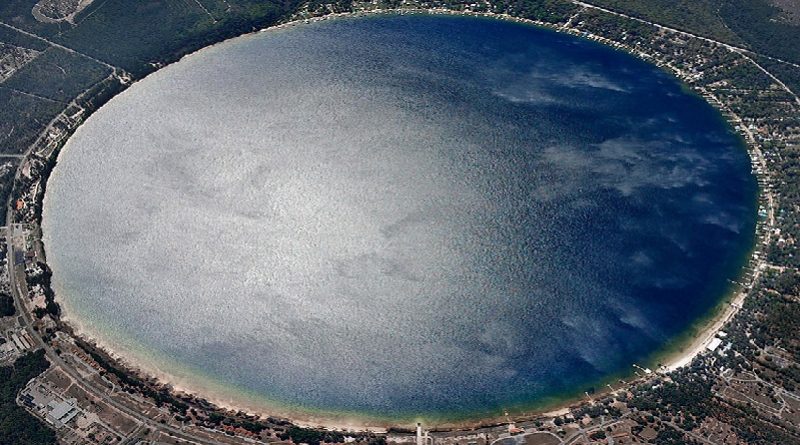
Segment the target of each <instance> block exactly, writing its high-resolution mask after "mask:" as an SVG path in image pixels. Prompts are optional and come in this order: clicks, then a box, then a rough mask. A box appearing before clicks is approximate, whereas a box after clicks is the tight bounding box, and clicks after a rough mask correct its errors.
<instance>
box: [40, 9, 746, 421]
mask: <svg viewBox="0 0 800 445" xmlns="http://www.w3.org/2000/svg"><path fill="white" fill-rule="evenodd" d="M381 14H434V15H435V14H446V15H458V16H470V17H486V18H493V19H500V20H506V21H511V22H516V23H523V24H528V25H534V26H539V27H543V28H546V29H549V30H554V31H560V32H564V31H566V30H565V29H562V28H560V27H558V26H556V25H552V24H548V23H543V22H538V21H534V20H529V19H521V18H517V17H512V16H509V15H505V14H493V13H473V12H459V11H450V10H444V9H432V10H423V9H405V10H372V11H359V12H350V13H338V14H331V15H327V16H323V17H316V18H308V19H305V18H300V19H296V20H292V21H289V22H285V23H282V24H279V25H275V26H271V27H268V28H265V29H262V30H259V31H255V32H253V33H249V34H245V35H242V36H238V37H234V38H233V39H238V38H247V37H250V36H252V35H254V34H256V33H261V32H268V31H274V30H280V29H285V28H289V27H292V26H296V25H299V24H305V23H311V22H318V21H324V20H329V19H334V18H343V17H361V16H367V15H381ZM573 35H574V34H573ZM233 39H228V40H225V41H222V42H219V43H216V44H214V45H210V46H208V47H205V48H202V49H199V50H197V51H195V52H193V53H191V54H187V55H185V56H183V57H182V58H181V59H180V60H184V58H187V57H192V56H194V55H196V54H198V53H200V52H202V51H205V50H208V49H210V48H213V47H215V46H217V45H222V44H226V43H227V42H230V41H231V40H233ZM632 54H634V55H635V53H632ZM640 58H641V57H640ZM644 60H646V61H648V62H651V63H652V60H647V59H644ZM159 71H160V70H159ZM156 72H158V71H156ZM693 91H694V90H693ZM111 100H114V99H113V98H112V99H111ZM712 105H713V104H712ZM728 122H729V123H731V124H732V122H730V121H728ZM54 173H55V174H57V171H56V172H54ZM44 199H45V203H46V199H47V195H45V198H44ZM45 206H46V204H45ZM43 241H44V240H43ZM45 244H46V243H45ZM745 264H747V265H750V266H753V265H755V266H756V267H755V270H756V273H758V272H759V271H760V268H759V267H758V266H759V264H758V261H757V257H755V256H754V255H753V254H750V256H749V258H748V261H747V262H746V263H745ZM54 290H56V301H57V302H58V303H59V304H60V305H61V306H62V307H63V308H64V309H65V310H64V311H63V315H62V321H63V322H64V323H65V324H66V325H68V326H69V327H71V328H72V329H73V331H74V333H75V335H76V336H78V337H80V338H81V339H83V340H84V341H86V342H87V343H90V344H94V345H97V347H98V348H99V349H101V350H103V351H104V352H105V353H106V354H107V355H109V356H110V357H112V358H113V359H114V360H116V361H117V362H119V363H120V364H122V365H123V367H124V368H125V369H128V370H131V371H133V372H134V373H136V374H139V375H141V376H143V377H149V378H153V379H155V380H156V381H158V382H159V383H162V384H167V385H170V386H171V387H172V388H173V389H174V391H176V392H178V393H185V394H191V395H194V396H195V397H198V398H203V399H206V400H208V401H209V402H211V403H213V404H214V405H216V406H219V407H220V408H223V409H228V410H232V411H239V410H242V411H245V412H247V413H250V414H255V415H260V416H262V417H267V416H272V417H282V418H286V419H289V420H291V421H292V422H293V423H295V424H297V425H300V426H307V427H325V428H331V429H346V430H357V431H363V430H369V431H375V432H382V431H385V430H386V429H387V428H389V427H392V426H399V427H410V426H413V421H409V422H408V423H403V422H392V421H389V420H379V419H377V418H371V417H370V416H367V415H361V414H357V413H342V414H336V413H331V412H318V413H315V412H313V411H304V410H301V409H292V408H290V407H286V406H280V405H279V404H277V403H276V404H274V405H272V404H270V403H269V402H268V401H266V400H263V399H261V398H258V397H255V396H248V395H246V394H241V393H240V394H238V395H236V394H233V395H232V393H234V392H235V390H233V391H232V388H229V387H225V386H224V385H222V384H219V383H215V382H213V379H210V378H204V377H199V376H197V375H192V374H191V373H190V372H189V370H185V371H178V370H177V369H175V370H173V371H172V372H171V371H169V370H164V369H161V367H159V366H158V365H156V364H155V363H153V362H154V361H158V360H146V359H144V360H143V359H142V356H143V355H146V354H144V353H140V354H137V353H136V352H133V351H131V350H129V348H125V347H122V346H121V345H114V344H113V342H110V341H109V340H107V339H104V338H103V336H102V335H97V333H93V332H91V331H92V330H91V329H87V328H86V326H85V325H84V324H83V323H81V321H80V320H79V319H77V318H73V317H71V316H70V314H74V312H75V311H73V310H70V307H69V305H68V304H66V301H65V300H64V298H63V296H62V295H63V294H64V293H63V292H60V291H59V290H58V289H54ZM746 295H747V289H746V288H745V289H737V290H736V292H735V294H734V295H733V296H732V297H731V296H730V295H728V296H726V302H725V303H723V304H725V307H724V309H722V310H721V311H719V312H718V313H717V314H715V315H712V316H711V317H710V318H709V319H708V320H707V322H704V324H705V326H703V327H701V328H698V329H697V334H696V335H694V336H693V337H692V340H691V341H688V342H686V343H684V342H681V345H682V347H681V345H674V346H670V347H669V349H671V350H672V352H670V351H668V350H667V351H664V354H663V355H662V357H666V358H665V359H662V360H661V361H662V363H663V369H664V370H666V371H674V370H676V369H679V368H681V367H684V366H686V365H688V364H690V363H691V361H692V360H693V359H694V358H695V357H696V356H697V355H699V354H701V353H702V352H703V351H705V350H706V346H707V345H708V343H709V342H710V341H711V340H712V339H713V338H714V337H715V336H716V335H717V333H718V332H719V331H720V330H721V329H722V328H723V327H724V325H725V324H726V323H727V322H728V321H729V320H731V319H732V318H733V316H734V315H735V314H736V313H737V312H738V311H739V309H740V308H741V307H742V304H743V302H744V300H745V298H746ZM719 309H720V307H719V306H717V307H716V308H715V311H718V310H719ZM165 367H169V366H168V365H166V366H165ZM176 368H177V366H176ZM629 375H633V371H632V370H631V372H630V374H629ZM576 392H577V391H576ZM600 393H603V392H600ZM583 402H585V399H584V398H583V397H577V398H574V399H568V400H565V401H564V403H563V404H560V405H559V406H560V408H557V409H549V410H544V409H543V410H541V411H535V410H534V411H532V412H528V413H526V414H524V415H522V416H521V417H522V418H533V417H536V416H539V415H545V416H556V415H563V414H565V413H566V412H567V408H568V407H569V406H574V405H577V404H580V403H583ZM504 419H505V417H503V416H502V413H497V416H496V417H476V418H475V419H474V420H466V421H454V422H452V423H447V422H442V423H441V424H440V425H437V426H439V427H442V428H452V429H458V428H473V427H476V426H480V425H487V424H494V423H498V422H503V421H504Z"/></svg>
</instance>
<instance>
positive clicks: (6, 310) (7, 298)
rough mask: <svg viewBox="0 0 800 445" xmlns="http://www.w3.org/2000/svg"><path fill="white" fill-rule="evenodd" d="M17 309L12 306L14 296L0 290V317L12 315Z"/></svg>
mask: <svg viewBox="0 0 800 445" xmlns="http://www.w3.org/2000/svg"><path fill="white" fill-rule="evenodd" d="M16 312H17V310H16V309H15V308H14V298H13V297H11V295H8V294H7V293H5V292H0V317H9V316H11V315H14V314H15V313H16Z"/></svg>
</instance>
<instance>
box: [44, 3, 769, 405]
mask: <svg viewBox="0 0 800 445" xmlns="http://www.w3.org/2000/svg"><path fill="white" fill-rule="evenodd" d="M756 192H757V189H756V182H755V180H754V178H753V176H752V175H751V174H750V164H749V159H748V156H747V154H746V152H745V150H744V148H743V146H742V145H741V143H740V141H739V140H738V139H737V137H736V136H735V135H734V134H733V133H732V132H731V131H730V129H729V127H728V126H727V125H726V124H725V123H724V122H723V121H722V120H721V118H720V116H719V115H718V114H717V113H716V112H715V110H713V109H712V108H711V107H710V106H708V105H707V104H706V103H704V102H703V101H702V100H701V99H700V98H698V97H696V96H694V95H691V94H689V93H687V92H686V91H684V90H682V88H681V86H680V85H679V84H678V82H677V81H676V80H674V79H673V78H671V77H670V76H668V75H667V74H665V73H664V72H661V71H659V70H658V69H656V68H655V67H652V66H650V65H647V64H645V63H643V62H641V61H639V60H636V59H634V58H632V57H631V56H629V55H626V54H624V53H620V52H616V51H613V50H611V49H609V48H606V47H602V46H599V45H597V44H594V43H589V42H586V41H582V40H578V39H576V38H574V37H570V36H566V35H561V34H557V33H554V32H550V31H546V30H540V29H536V28H533V27H528V26H521V25H518V24H512V23H506V22H500V21H493V20H487V19H473V18H462V17H433V16H414V17H398V16H383V17H371V18H361V19H341V20H334V21H328V22H324V23H316V24H310V25H303V26H298V27H295V28H292V29H288V30H281V31H276V32H268V33H262V34H258V35H255V36H249V37H246V38H242V39H237V40H234V41H232V42H227V43H225V44H223V45H220V46H217V47H214V48H212V49H210V50H206V51H203V52H201V53H199V54H196V55H193V56H191V57H189V58H187V59H185V60H184V61H181V62H180V63H178V64H176V65H173V66H170V67H168V68H166V69H164V70H162V71H160V72H158V73H156V74H155V75H153V76H151V77H149V78H147V79H145V80H144V81H142V82H140V83H139V84H137V85H135V86H134V87H132V88H131V89H130V90H129V91H127V92H125V93H124V94H122V95H121V96H120V97H118V98H116V99H114V100H113V101H112V102H111V103H109V104H108V105H107V106H106V107H104V108H103V109H102V110H100V111H99V112H98V113H96V114H95V115H94V116H92V117H91V118H90V119H89V120H88V121H87V122H86V124H85V125H84V126H83V127H82V128H81V129H80V131H79V132H78V133H77V134H76V135H75V137H74V138H73V139H72V140H71V141H70V143H69V144H68V146H67V147H66V148H65V150H64V153H63V154H62V156H61V159H60V161H59V166H58V167H57V168H56V171H55V174H54V176H53V178H52V179H51V183H50V184H49V186H48V198H47V202H46V209H45V216H44V231H45V238H46V245H47V251H48V256H49V259H50V261H51V262H52V264H53V267H54V281H55V283H56V285H57V286H58V289H59V296H60V297H61V298H62V299H63V300H64V301H65V303H66V306H67V312H68V314H69V315H70V317H71V318H72V319H73V320H75V322H76V323H78V324H79V325H81V326H82V328H83V329H84V330H86V331H87V332H89V333H90V334H92V335H94V336H97V337H98V338H100V339H103V340H104V341H105V342H107V343H109V344H113V345H115V347H117V348H119V350H120V351H121V352H123V354H124V355H126V356H128V357H130V358H132V359H134V360H140V361H142V362H147V363H149V365H148V366H150V367H154V368H158V369H160V370H163V371H165V372H167V373H169V374H172V375H173V376H176V379H177V380H179V381H180V382H181V383H183V384H184V385H187V386H189V387H193V385H194V387H195V388H199V389H202V390H208V388H212V387H213V388H214V390H215V391H216V392H217V396H219V392H220V389H219V388H220V387H222V388H229V390H226V391H227V392H226V394H227V395H228V396H230V397H232V398H234V399H236V398H237V397H244V396H243V394H245V395H248V396H249V397H250V399H248V400H252V398H253V397H254V398H256V399H258V400H263V401H264V404H265V406H273V409H277V408H276V406H283V407H289V411H300V412H304V411H305V412H310V411H314V412H316V411H322V412H329V413H335V412H349V413H357V414H358V415H363V416H366V417H388V418H394V419H406V418H408V417H413V416H416V415H422V416H427V417H448V416H459V415H482V414H485V413H500V412H501V411H502V410H503V409H506V408H511V407H521V406H526V405H531V404H535V403H536V402H537V401H542V400H545V399H546V398H548V397H554V396H559V395H563V394H573V393H580V392H582V391H583V390H585V389H586V388H588V387H589V386H591V385H593V384H596V382H598V381H600V380H601V379H603V378H604V377H607V376H610V375H613V374H617V373H620V372H627V371H629V370H630V369H631V365H632V363H634V362H641V361H642V360H644V359H645V358H646V357H648V356H650V355H651V354H653V353H654V352H656V351H658V350H659V349H660V348H663V347H664V345H665V344H666V343H667V342H669V341H670V340H671V339H674V338H675V337H676V336H678V335H680V334H681V333H683V332H685V331H686V330H687V329H688V328H689V327H690V325H692V323H693V322H695V321H697V320H698V319H700V318H702V317H704V316H706V315H708V313H709V311H710V310H711V309H712V308H713V307H714V306H715V305H716V304H718V303H719V301H720V299H721V298H723V297H724V293H725V292H726V290H727V288H728V281H727V280H729V279H735V278H736V277H737V275H738V273H739V268H740V266H741V262H742V260H743V258H744V257H745V256H746V254H747V252H748V250H749V249H750V247H751V245H752V242H753V235H752V234H753V232H754V224H755V206H756V202H755V196H756ZM203 382H205V383H203ZM208 382H214V384H216V385H221V386H214V385H211V384H209V383H208ZM223 392H224V391H223ZM251 406H252V405H251Z"/></svg>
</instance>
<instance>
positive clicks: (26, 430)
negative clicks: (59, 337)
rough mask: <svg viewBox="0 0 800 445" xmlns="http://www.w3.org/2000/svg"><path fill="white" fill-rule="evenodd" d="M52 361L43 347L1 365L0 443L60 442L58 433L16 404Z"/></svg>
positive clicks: (37, 444) (31, 444)
mask: <svg viewBox="0 0 800 445" xmlns="http://www.w3.org/2000/svg"><path fill="white" fill-rule="evenodd" d="M49 365H50V364H49V363H48V362H47V360H46V359H45V358H44V351H43V350H39V351H36V352H33V353H30V354H27V355H25V356H23V357H20V358H19V359H17V361H16V362H14V366H7V367H0V445H20V444H26V445H40V444H53V443H56V435H55V433H54V432H53V431H52V430H51V429H50V428H48V427H47V426H45V425H44V424H43V423H41V422H39V421H38V420H37V419H36V418H35V417H33V416H32V415H30V414H29V413H28V412H27V411H25V410H24V409H23V408H22V407H21V406H19V405H17V404H16V397H17V393H18V392H19V391H20V390H21V389H22V388H23V387H25V384H27V383H28V381H29V380H30V379H32V378H34V377H36V376H37V375H39V374H41V373H42V372H44V371H45V370H46V369H47V367H48V366H49Z"/></svg>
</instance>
